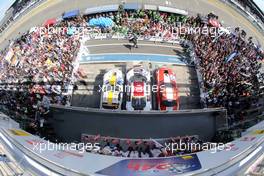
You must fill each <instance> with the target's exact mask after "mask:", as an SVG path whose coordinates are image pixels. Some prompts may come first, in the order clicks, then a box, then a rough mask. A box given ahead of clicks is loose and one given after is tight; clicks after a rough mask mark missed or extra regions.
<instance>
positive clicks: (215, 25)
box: [209, 19, 221, 27]
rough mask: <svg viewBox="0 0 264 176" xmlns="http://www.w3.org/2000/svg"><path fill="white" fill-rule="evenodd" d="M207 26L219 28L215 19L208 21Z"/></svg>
mask: <svg viewBox="0 0 264 176" xmlns="http://www.w3.org/2000/svg"><path fill="white" fill-rule="evenodd" d="M209 24H210V25H212V26H213V27H221V25H220V23H219V21H218V20H215V19H210V20H209Z"/></svg>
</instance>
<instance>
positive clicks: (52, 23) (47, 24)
mask: <svg viewBox="0 0 264 176" xmlns="http://www.w3.org/2000/svg"><path fill="white" fill-rule="evenodd" d="M56 22H57V20H56V19H55V18H50V19H48V20H46V21H45V23H44V26H45V27H47V26H52V25H54V24H55V23H56Z"/></svg>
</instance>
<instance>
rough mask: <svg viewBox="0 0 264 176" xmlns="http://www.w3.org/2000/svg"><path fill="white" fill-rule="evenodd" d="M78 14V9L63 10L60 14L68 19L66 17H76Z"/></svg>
mask: <svg viewBox="0 0 264 176" xmlns="http://www.w3.org/2000/svg"><path fill="white" fill-rule="evenodd" d="M79 14H80V11H79V10H72V11H69V12H65V13H64V14H63V16H62V18H63V19H68V18H73V17H76V16H78V15H79Z"/></svg>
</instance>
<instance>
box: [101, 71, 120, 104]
mask: <svg viewBox="0 0 264 176" xmlns="http://www.w3.org/2000/svg"><path fill="white" fill-rule="evenodd" d="M123 83H124V79H123V73H122V71H120V70H118V69H112V70H110V71H108V72H107V73H106V74H105V75H104V82H103V86H102V89H101V91H102V92H101V103H100V108H101V109H121V105H122V99H123Z"/></svg>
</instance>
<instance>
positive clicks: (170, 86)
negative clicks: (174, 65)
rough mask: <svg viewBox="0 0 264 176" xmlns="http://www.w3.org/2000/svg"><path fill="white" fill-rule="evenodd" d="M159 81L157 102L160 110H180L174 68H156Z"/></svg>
mask: <svg viewBox="0 0 264 176" xmlns="http://www.w3.org/2000/svg"><path fill="white" fill-rule="evenodd" d="M156 81H157V87H158V89H157V93H156V95H157V104H158V109H159V110H166V111H176V110H179V97H178V88H177V84H176V75H175V74H174V73H173V71H172V69H169V68H159V69H158V70H156Z"/></svg>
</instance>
